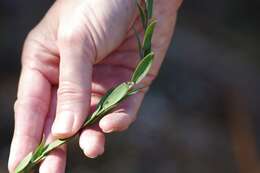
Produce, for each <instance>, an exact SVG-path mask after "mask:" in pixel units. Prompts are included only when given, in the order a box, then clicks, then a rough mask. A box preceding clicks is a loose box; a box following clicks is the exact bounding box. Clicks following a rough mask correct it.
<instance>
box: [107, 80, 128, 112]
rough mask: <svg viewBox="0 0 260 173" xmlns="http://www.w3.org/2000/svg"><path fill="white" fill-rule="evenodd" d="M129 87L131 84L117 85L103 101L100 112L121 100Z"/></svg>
mask: <svg viewBox="0 0 260 173" xmlns="http://www.w3.org/2000/svg"><path fill="white" fill-rule="evenodd" d="M131 87H132V84H129V83H122V84H120V85H118V86H117V87H116V88H115V89H114V90H113V91H112V92H111V93H110V94H109V95H108V97H107V98H106V99H105V100H104V103H103V104H102V110H103V109H107V108H109V107H111V106H113V105H115V104H117V103H118V102H119V101H120V100H121V99H122V98H124V96H125V95H126V94H127V92H128V90H129V89H130V88H131Z"/></svg>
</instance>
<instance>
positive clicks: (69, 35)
mask: <svg viewBox="0 0 260 173" xmlns="http://www.w3.org/2000/svg"><path fill="white" fill-rule="evenodd" d="M79 41H81V39H80V37H79V34H78V33H76V32H74V31H72V30H69V29H67V30H63V31H62V32H60V33H59V35H58V42H59V44H62V45H63V44H65V45H74V44H77V43H78V42H79Z"/></svg>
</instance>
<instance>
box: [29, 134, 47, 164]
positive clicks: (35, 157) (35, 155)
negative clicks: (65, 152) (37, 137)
mask: <svg viewBox="0 0 260 173" xmlns="http://www.w3.org/2000/svg"><path fill="white" fill-rule="evenodd" d="M45 148H46V147H45V136H43V138H42V141H41V143H40V144H39V145H38V147H37V148H36V149H35V151H34V153H33V157H32V161H33V162H34V161H37V160H38V158H39V157H41V155H42V153H43V151H44V150H45Z"/></svg>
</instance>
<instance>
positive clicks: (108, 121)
mask: <svg viewBox="0 0 260 173" xmlns="http://www.w3.org/2000/svg"><path fill="white" fill-rule="evenodd" d="M143 97H144V93H142V92H140V93H138V94H136V95H134V96H132V97H130V98H128V100H126V101H125V102H124V103H123V104H122V105H121V106H120V107H119V108H117V109H116V110H115V111H114V112H112V113H110V114H108V115H106V116H105V117H103V118H102V119H101V120H100V122H99V127H100V128H101V129H102V131H103V132H104V133H111V132H120V131H124V130H126V129H128V128H129V126H130V125H131V124H132V123H133V122H134V121H135V120H136V117H137V112H138V110H139V108H140V106H141V103H142V100H143Z"/></svg>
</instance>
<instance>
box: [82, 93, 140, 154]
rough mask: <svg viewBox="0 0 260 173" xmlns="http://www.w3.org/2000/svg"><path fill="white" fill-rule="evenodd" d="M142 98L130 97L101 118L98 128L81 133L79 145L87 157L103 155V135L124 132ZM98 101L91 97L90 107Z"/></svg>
mask: <svg viewBox="0 0 260 173" xmlns="http://www.w3.org/2000/svg"><path fill="white" fill-rule="evenodd" d="M143 97H144V94H143V93H139V94H137V95H135V96H134V97H130V98H129V99H128V100H126V102H124V103H123V104H122V105H121V106H120V107H119V108H118V109H117V110H115V111H114V112H113V113H110V114H108V115H106V116H105V117H103V118H102V119H101V120H100V122H99V127H97V126H96V127H94V128H90V129H85V130H83V131H82V133H81V135H80V141H79V144H80V147H81V149H82V150H83V152H84V154H85V155H86V156H87V157H90V158H95V157H97V156H99V155H101V154H103V153H104V147H105V136H104V133H111V132H118V131H123V130H126V129H127V128H128V127H129V126H130V125H131V124H132V123H133V122H134V120H135V119H136V115H137V112H138V109H139V107H140V105H141V102H142V100H143ZM99 99H100V97H98V96H95V95H93V96H92V98H91V106H93V107H94V105H96V104H97V103H98V100H99Z"/></svg>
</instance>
